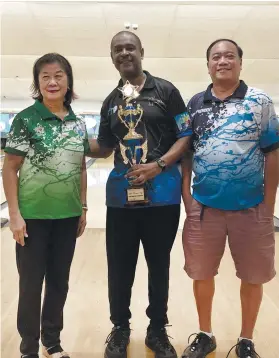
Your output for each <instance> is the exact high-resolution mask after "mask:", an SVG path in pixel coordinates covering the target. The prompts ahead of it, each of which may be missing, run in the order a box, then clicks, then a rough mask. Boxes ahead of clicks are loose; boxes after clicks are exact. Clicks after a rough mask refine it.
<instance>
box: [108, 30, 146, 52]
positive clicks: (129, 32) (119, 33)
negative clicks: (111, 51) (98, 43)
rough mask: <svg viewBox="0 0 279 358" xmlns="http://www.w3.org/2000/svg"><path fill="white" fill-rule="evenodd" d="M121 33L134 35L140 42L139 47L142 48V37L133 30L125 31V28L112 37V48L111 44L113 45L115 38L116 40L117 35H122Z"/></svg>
mask: <svg viewBox="0 0 279 358" xmlns="http://www.w3.org/2000/svg"><path fill="white" fill-rule="evenodd" d="M121 35H132V36H133V37H134V38H135V39H136V41H137V42H138V45H139V47H140V48H141V49H142V44H141V40H140V38H139V37H138V35H136V34H135V33H134V32H132V31H125V30H123V31H120V32H118V33H117V34H116V35H114V36H113V38H112V39H111V43H110V48H111V46H112V42H113V40H114V39H115V38H116V37H117V36H121Z"/></svg>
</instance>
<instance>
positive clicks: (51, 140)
mask: <svg viewBox="0 0 279 358" xmlns="http://www.w3.org/2000/svg"><path fill="white" fill-rule="evenodd" d="M89 151H90V148H89V143H88V138H87V131H86V125H85V122H84V121H83V120H81V119H79V118H78V117H76V115H75V114H74V112H73V111H72V109H71V108H70V109H69V114H68V115H67V116H66V117H65V119H64V120H63V121H62V120H61V119H59V118H58V117H56V116H55V115H54V114H53V113H51V112H50V111H49V110H48V109H47V108H46V107H45V106H44V105H43V104H42V103H41V102H39V101H36V102H35V103H34V105H32V106H30V107H28V108H26V109H24V110H23V111H22V112H20V113H18V114H17V116H16V117H15V119H14V120H13V123H12V126H11V130H10V133H9V135H8V138H7V144H6V148H5V152H6V153H10V154H16V155H20V156H24V157H25V159H24V162H23V165H22V167H21V169H20V172H19V192H18V198H19V208H20V212H21V215H22V217H23V218H24V219H62V218H68V217H74V216H79V215H81V213H82V203H81V198H80V191H81V167H82V160H83V156H84V155H86V154H87V153H88V152H89Z"/></svg>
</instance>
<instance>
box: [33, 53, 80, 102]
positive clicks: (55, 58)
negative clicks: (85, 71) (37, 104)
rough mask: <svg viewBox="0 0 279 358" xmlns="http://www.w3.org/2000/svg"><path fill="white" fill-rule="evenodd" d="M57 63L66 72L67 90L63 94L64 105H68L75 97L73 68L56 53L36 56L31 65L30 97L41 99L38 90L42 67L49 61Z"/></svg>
mask: <svg viewBox="0 0 279 358" xmlns="http://www.w3.org/2000/svg"><path fill="white" fill-rule="evenodd" d="M55 62H57V63H59V65H61V67H62V68H63V70H64V71H65V72H66V75H67V77H68V91H67V93H66V95H65V100H64V105H65V106H66V107H69V106H70V104H71V103H72V101H73V100H74V99H76V98H77V95H76V94H75V92H74V77H73V70H72V66H71V64H70V62H69V61H68V60H67V59H66V58H65V57H64V56H62V55H60V54H58V53H47V54H45V55H44V56H42V57H40V58H38V59H37V60H36V62H35V63H34V66H33V83H32V85H31V91H32V98H33V99H37V100H39V101H42V100H43V96H42V94H41V92H40V85H39V74H40V71H41V69H42V67H43V66H44V65H46V64H50V63H55Z"/></svg>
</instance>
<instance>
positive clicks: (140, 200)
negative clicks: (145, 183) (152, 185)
mask: <svg viewBox="0 0 279 358" xmlns="http://www.w3.org/2000/svg"><path fill="white" fill-rule="evenodd" d="M126 198H127V201H126V204H125V206H126V207H132V206H145V205H148V204H149V199H148V196H147V190H146V188H145V187H142V186H140V187H139V186H131V187H129V188H128V189H126Z"/></svg>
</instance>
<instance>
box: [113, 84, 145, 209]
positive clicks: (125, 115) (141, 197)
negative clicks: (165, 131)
mask: <svg viewBox="0 0 279 358" xmlns="http://www.w3.org/2000/svg"><path fill="white" fill-rule="evenodd" d="M119 90H120V91H121V92H122V93H123V99H124V100H126V105H125V108H123V106H119V109H118V112H117V115H118V118H119V120H120V121H121V123H123V125H124V126H125V127H126V128H127V129H128V133H127V134H126V135H125V136H124V138H123V140H122V141H121V142H119V145H120V152H121V155H122V158H123V162H124V164H126V165H128V164H129V165H130V166H131V167H132V166H133V165H135V164H140V163H146V160H147V159H146V157H147V151H148V147H147V139H144V137H143V136H142V135H141V134H139V133H137V132H136V128H137V126H138V125H139V123H140V122H141V119H142V115H143V109H142V107H141V106H140V104H137V105H136V106H135V105H134V104H132V103H131V100H132V99H135V98H137V97H138V96H139V93H138V92H137V86H133V85H132V84H130V83H129V82H128V81H127V82H126V84H125V86H123V87H122V88H119ZM129 179H130V180H133V179H135V178H129ZM148 203H149V200H148V195H147V188H146V185H145V184H143V185H133V184H132V183H131V182H129V187H128V188H127V189H126V206H135V205H146V204H148Z"/></svg>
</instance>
